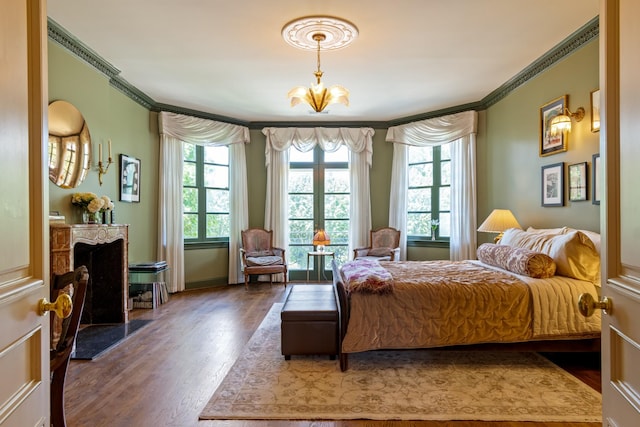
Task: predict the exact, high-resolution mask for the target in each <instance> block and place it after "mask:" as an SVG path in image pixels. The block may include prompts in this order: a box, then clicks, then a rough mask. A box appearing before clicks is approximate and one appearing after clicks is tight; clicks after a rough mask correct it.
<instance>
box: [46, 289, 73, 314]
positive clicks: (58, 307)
mask: <svg viewBox="0 0 640 427" xmlns="http://www.w3.org/2000/svg"><path fill="white" fill-rule="evenodd" d="M71 310H73V301H72V300H71V297H70V296H69V295H67V294H60V295H58V298H56V301H55V302H49V301H47V299H46V298H42V299H41V300H40V301H38V314H39V315H40V316H44V315H45V314H47V313H48V312H49V311H53V312H55V313H56V316H58V317H59V318H61V319H66V318H67V317H69V316H70V315H71Z"/></svg>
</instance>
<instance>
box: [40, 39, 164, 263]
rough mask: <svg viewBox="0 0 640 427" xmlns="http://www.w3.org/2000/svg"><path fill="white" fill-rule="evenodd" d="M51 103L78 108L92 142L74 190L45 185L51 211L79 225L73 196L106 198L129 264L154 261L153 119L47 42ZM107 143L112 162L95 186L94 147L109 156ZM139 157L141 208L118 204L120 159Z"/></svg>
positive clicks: (99, 76)
mask: <svg viewBox="0 0 640 427" xmlns="http://www.w3.org/2000/svg"><path fill="white" fill-rule="evenodd" d="M48 49H49V101H50V102H51V101H55V100H65V101H68V102H70V103H72V104H73V105H75V106H76V108H78V110H80V112H81V113H82V115H83V116H84V118H85V121H86V122H87V125H88V127H89V132H90V134H91V140H92V150H93V154H92V164H93V168H92V170H91V171H90V172H89V174H88V175H87V178H86V179H85V181H84V182H83V183H82V184H81V185H80V186H78V187H77V188H75V189H62V188H60V187H57V186H56V185H55V184H53V183H49V207H50V210H52V211H59V212H60V213H61V214H62V215H65V217H66V222H67V223H78V222H80V220H79V217H78V212H77V209H75V208H74V207H73V206H72V205H71V194H73V193H74V192H76V191H81V192H85V191H91V192H94V193H96V194H97V195H99V196H102V195H107V196H109V197H110V198H111V199H112V200H113V201H114V204H115V209H114V212H115V218H116V222H117V223H119V224H129V261H130V262H142V261H149V260H153V259H155V256H156V246H157V245H156V242H157V238H156V230H157V208H156V207H157V205H158V153H159V150H158V141H159V139H158V127H157V122H158V121H157V115H156V114H150V113H149V111H148V110H147V109H146V108H144V107H141V106H140V105H139V104H137V103H136V102H134V101H132V100H131V99H130V98H128V97H127V96H125V95H124V94H123V93H122V92H120V91H118V90H117V89H114V88H113V87H111V85H109V80H108V79H107V78H106V77H105V76H104V75H103V74H102V73H100V72H98V71H96V70H95V68H93V67H91V66H89V65H87V64H86V63H85V62H84V61H81V60H80V59H78V58H77V57H76V56H75V55H73V54H71V53H69V52H68V51H67V50H66V49H63V48H62V47H60V45H58V44H57V43H54V42H49V45H48ZM109 139H111V141H112V148H113V157H114V163H113V164H112V165H111V166H110V167H109V170H108V172H107V174H106V175H104V176H103V184H102V186H100V185H99V183H98V173H97V171H96V169H95V165H96V164H97V157H98V144H99V143H102V144H103V156H104V157H105V158H106V156H107V148H106V147H107V140H109ZM120 153H124V154H127V155H129V156H133V157H137V158H138V159H140V161H141V180H140V184H141V188H140V203H123V202H119V201H118V198H119V193H118V188H119V187H118V185H119V181H118V176H119V170H118V169H119V168H118V155H119V154H120Z"/></svg>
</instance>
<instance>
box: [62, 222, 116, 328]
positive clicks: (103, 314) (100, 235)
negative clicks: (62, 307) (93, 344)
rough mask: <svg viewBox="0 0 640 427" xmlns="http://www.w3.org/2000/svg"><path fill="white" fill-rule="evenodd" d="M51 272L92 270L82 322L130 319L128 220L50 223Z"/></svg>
mask: <svg viewBox="0 0 640 427" xmlns="http://www.w3.org/2000/svg"><path fill="white" fill-rule="evenodd" d="M49 230H50V254H51V255H50V256H51V273H52V274H53V273H56V274H60V273H65V272H67V271H71V270H73V269H74V268H75V267H78V266H80V265H86V266H87V269H88V270H89V284H88V287H87V294H86V298H85V305H84V310H83V312H82V319H81V323H82V324H117V323H127V322H128V321H129V316H128V307H127V304H128V299H129V279H128V277H129V267H128V246H129V238H128V234H129V226H128V225H126V224H50V226H49Z"/></svg>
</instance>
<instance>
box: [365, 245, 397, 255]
mask: <svg viewBox="0 0 640 427" xmlns="http://www.w3.org/2000/svg"><path fill="white" fill-rule="evenodd" d="M392 251H393V249H391V248H386V247H381V248H371V249H369V252H368V253H367V255H368V256H389V255H391V252H392Z"/></svg>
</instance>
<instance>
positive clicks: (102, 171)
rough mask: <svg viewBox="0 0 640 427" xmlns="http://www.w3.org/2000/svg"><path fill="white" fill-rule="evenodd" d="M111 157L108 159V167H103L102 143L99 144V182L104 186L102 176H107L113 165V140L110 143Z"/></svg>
mask: <svg viewBox="0 0 640 427" xmlns="http://www.w3.org/2000/svg"><path fill="white" fill-rule="evenodd" d="M108 150H109V157H108V158H107V166H105V167H103V165H102V143H100V144H98V182H99V183H100V186H102V175H105V174H106V173H107V171H108V170H109V166H110V165H111V163H113V160H112V159H111V140H109V141H108Z"/></svg>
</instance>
